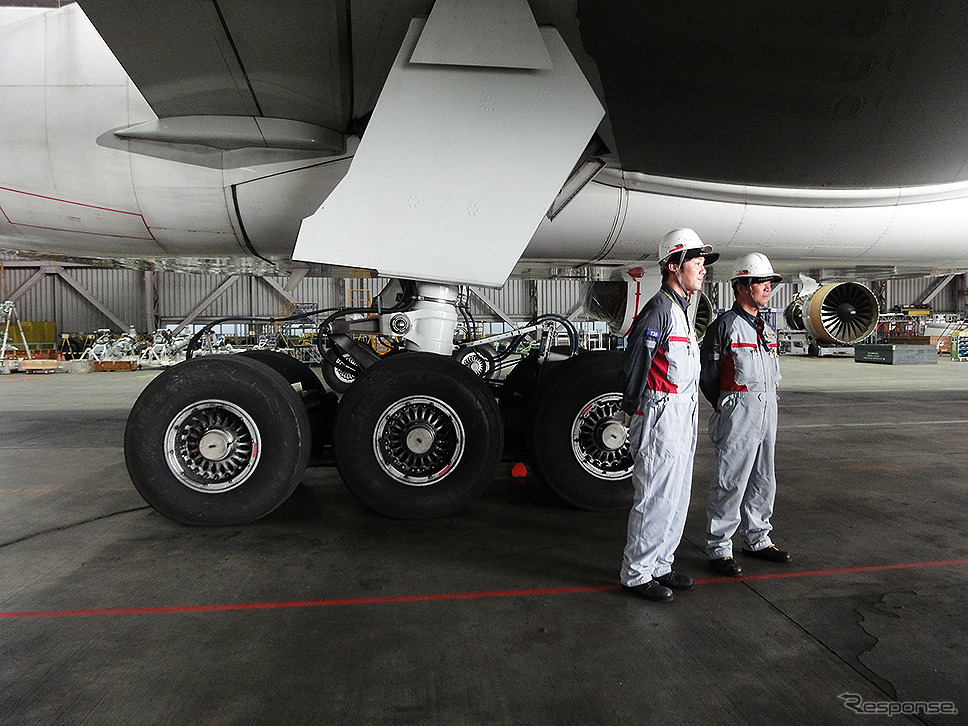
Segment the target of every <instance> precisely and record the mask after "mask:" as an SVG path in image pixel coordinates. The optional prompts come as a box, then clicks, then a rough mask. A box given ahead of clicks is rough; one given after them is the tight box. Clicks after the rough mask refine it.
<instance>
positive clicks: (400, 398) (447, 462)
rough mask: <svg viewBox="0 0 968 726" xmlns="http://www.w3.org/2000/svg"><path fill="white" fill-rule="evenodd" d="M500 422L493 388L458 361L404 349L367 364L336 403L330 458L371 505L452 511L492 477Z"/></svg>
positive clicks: (399, 513) (397, 513)
mask: <svg viewBox="0 0 968 726" xmlns="http://www.w3.org/2000/svg"><path fill="white" fill-rule="evenodd" d="M503 446H504V427H503V421H502V418H501V412H500V409H499V408H498V405H497V401H496V400H495V398H494V394H493V393H491V391H490V389H489V388H488V387H487V384H485V383H484V382H483V381H481V380H480V379H479V378H477V377H476V376H475V375H474V374H473V373H472V372H471V371H469V370H468V369H466V368H465V367H464V366H462V365H460V364H459V363H458V362H457V361H455V360H453V359H451V358H449V357H446V356H441V355H435V354H432V353H417V352H407V353H402V354H400V355H395V356H390V357H387V358H385V359H383V360H381V361H379V362H378V363H376V364H375V365H372V366H370V367H369V368H367V369H366V370H365V371H363V372H362V373H361V374H360V376H359V377H358V379H357V381H356V383H355V384H354V385H353V386H351V387H350V388H349V390H348V391H347V392H346V393H345V394H344V396H343V398H342V399H341V400H340V404H339V407H338V408H337V410H336V432H335V441H334V448H335V453H336V466H337V469H338V470H339V474H340V476H341V477H342V479H343V481H344V482H345V483H346V486H347V487H349V489H350V491H352V492H353V493H354V494H355V495H356V496H357V497H358V498H359V499H360V500H361V501H362V502H363V503H364V504H366V505H367V506H369V507H371V508H372V509H374V510H375V511H377V512H379V513H381V514H384V515H387V516H390V517H399V518H403V519H425V518H430V517H441V516H446V515H448V514H452V513H454V512H456V511H458V510H460V509H462V508H463V507H465V506H467V505H468V504H470V503H471V502H473V501H474V500H476V499H477V498H478V497H479V496H480V495H481V494H482V493H483V492H484V490H485V489H487V487H488V486H489V485H490V483H491V481H492V480H493V478H494V472H495V469H496V467H497V464H498V462H499V461H500V458H501V452H502V450H503Z"/></svg>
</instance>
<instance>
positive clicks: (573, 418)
mask: <svg viewBox="0 0 968 726" xmlns="http://www.w3.org/2000/svg"><path fill="white" fill-rule="evenodd" d="M621 356H622V353H621V351H591V352H588V353H583V354H581V355H576V356H573V357H572V358H569V359H568V360H567V361H564V362H562V363H560V364H558V365H557V366H556V367H555V369H554V370H552V371H551V372H550V373H549V374H548V376H547V377H546V378H544V379H543V380H541V381H539V383H538V385H537V387H536V388H535V391H534V394H533V395H532V397H531V400H530V402H529V417H528V418H529V422H530V435H531V453H532V462H531V463H532V464H533V465H534V468H535V470H536V472H537V474H538V476H539V478H540V479H541V480H542V481H544V482H545V483H546V484H547V485H548V486H549V487H550V488H551V489H552V490H553V491H554V492H556V493H557V494H558V495H559V496H560V497H561V498H562V499H564V500H565V501H566V502H568V503H569V504H572V505H573V506H575V507H578V508H579V509H589V510H602V509H619V508H624V507H628V506H629V505H630V504H631V502H632V493H633V491H632V460H631V457H630V456H629V453H628V449H629V446H628V442H627V440H626V439H627V432H626V431H625V429H624V427H622V426H621V425H620V424H616V423H614V422H612V421H610V420H609V419H610V417H611V416H612V414H614V413H615V412H616V411H618V410H619V408H620V406H621V401H622V393H621V388H620V384H619V366H620V364H621Z"/></svg>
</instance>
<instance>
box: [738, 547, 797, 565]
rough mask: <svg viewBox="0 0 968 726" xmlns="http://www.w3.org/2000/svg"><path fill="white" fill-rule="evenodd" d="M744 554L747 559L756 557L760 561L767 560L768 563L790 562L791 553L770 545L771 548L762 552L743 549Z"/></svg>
mask: <svg viewBox="0 0 968 726" xmlns="http://www.w3.org/2000/svg"><path fill="white" fill-rule="evenodd" d="M743 554H744V555H746V556H747V557H756V558H757V559H760V560H766V561H767V562H789V561H790V553H789V552H786V551H785V550H778V549H777V548H776V545H770V546H769V547H764V548H763V549H761V550H748V549H746V548H745V547H744V548H743Z"/></svg>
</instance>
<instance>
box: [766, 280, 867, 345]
mask: <svg viewBox="0 0 968 726" xmlns="http://www.w3.org/2000/svg"><path fill="white" fill-rule="evenodd" d="M877 313H878V310H877V298H875V297H874V293H872V292H871V291H870V290H868V289H867V288H866V287H864V286H863V285H861V284H860V283H857V282H835V283H831V284H828V285H821V286H820V287H818V288H816V289H815V290H812V291H811V292H809V293H807V294H806V295H801V296H799V297H798V298H796V299H795V300H794V301H793V302H792V303H790V304H789V305H788V306H787V309H786V310H785V311H784V317H785V318H786V322H787V325H789V326H790V327H791V328H792V329H793V330H806V331H807V333H808V334H809V335H810V337H812V338H814V339H815V340H817V341H819V342H821V343H840V344H843V345H853V344H854V343H857V342H859V341H861V340H863V339H864V338H866V337H867V336H868V335H870V334H871V333H872V332H873V330H874V328H875V326H876V325H877Z"/></svg>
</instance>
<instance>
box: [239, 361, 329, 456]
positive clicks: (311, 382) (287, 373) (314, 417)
mask: <svg viewBox="0 0 968 726" xmlns="http://www.w3.org/2000/svg"><path fill="white" fill-rule="evenodd" d="M238 355H241V356H244V357H246V358H252V359H253V360H257V361H260V362H262V363H265V364H266V365H267V366H269V367H270V368H271V369H272V370H274V371H275V372H276V373H279V374H280V375H281V376H282V377H283V378H285V379H286V380H287V381H289V383H290V384H293V383H299V384H301V385H302V390H303V393H302V395H301V398H302V402H303V405H304V406H305V407H306V411H307V413H308V414H309V424H310V427H311V429H312V432H313V446H312V455H311V459H310V466H313V465H316V464H320V463H330V460H331V458H332V454H331V452H330V451H329V448H328V447H331V446H332V444H333V419H334V418H335V416H336V404H337V402H338V400H339V399H338V398H337V396H336V394H335V393H333V392H331V391H327V390H326V386H324V385H323V382H322V381H321V380H320V379H319V376H317V375H316V374H315V373H314V372H313V369H312V368H310V367H309V365H307V364H306V363H303V362H302V361H300V360H297V359H296V358H293V357H292V356H291V355H289V354H288V353H282V352H279V351H277V350H265V349H255V350H244V351H242V352H241V353H239V354H238ZM323 366H324V370H325V366H326V362H325V361H324V362H323Z"/></svg>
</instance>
